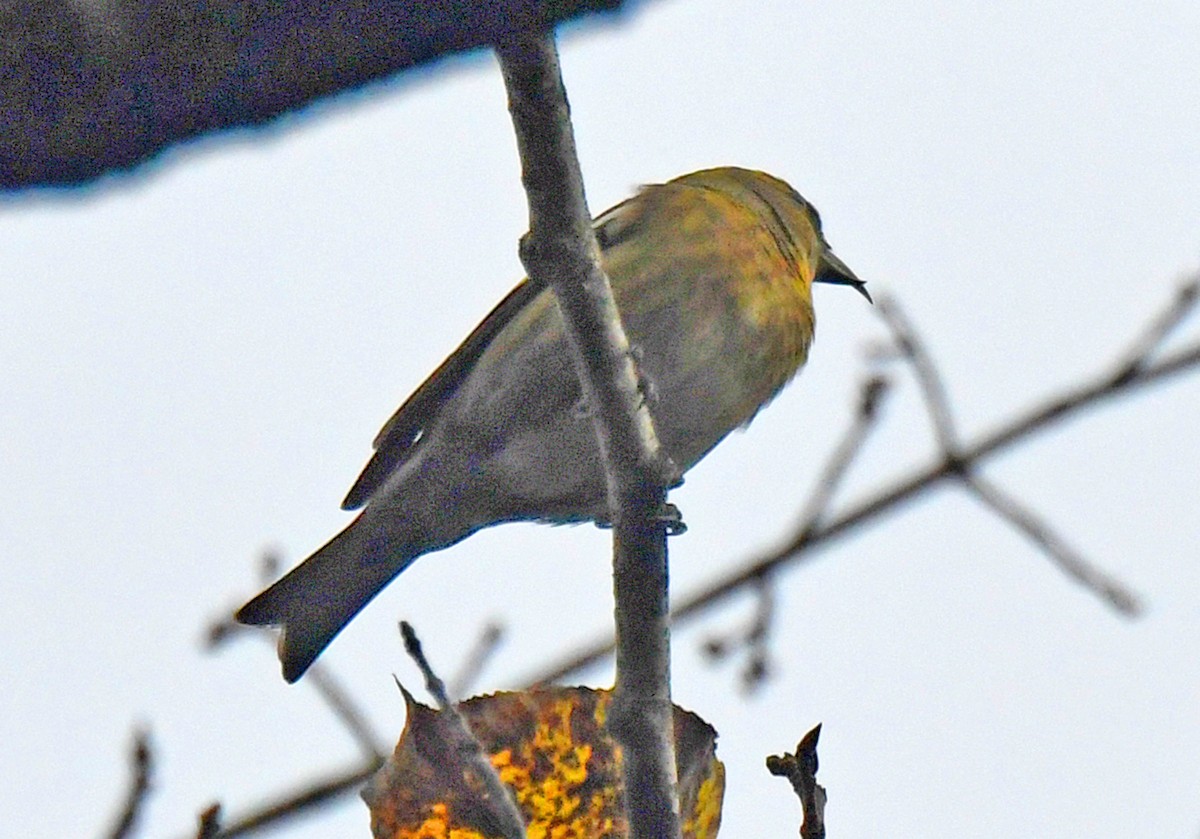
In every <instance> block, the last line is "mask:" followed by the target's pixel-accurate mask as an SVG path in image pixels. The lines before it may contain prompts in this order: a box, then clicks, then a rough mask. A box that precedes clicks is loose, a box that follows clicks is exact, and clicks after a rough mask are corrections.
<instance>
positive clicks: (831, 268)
mask: <svg viewBox="0 0 1200 839" xmlns="http://www.w3.org/2000/svg"><path fill="white" fill-rule="evenodd" d="M813 282H814V283H831V284H833V285H848V286H853V287H854V290H855V291H857V292H858V293H859V294H861V295H862V296H863V297H865V298H867V302H868V303H874V302H875V301H874V300H872V299H871V292H869V291H867V284H866V283H865V282H864V281H862V280H860V279H859V278H858V277H857V276H855V274H854V272H853V271H851V270H850V269H849V267H847V265H846V263H844V262H842V260H841V259H839V258H838V255H837V254H835V253H834V252H833V251H831V250H830V249H829V248H825V252H824V253H823V254H821V264H820V265H818V266H817V275H816V276H815V277H813Z"/></svg>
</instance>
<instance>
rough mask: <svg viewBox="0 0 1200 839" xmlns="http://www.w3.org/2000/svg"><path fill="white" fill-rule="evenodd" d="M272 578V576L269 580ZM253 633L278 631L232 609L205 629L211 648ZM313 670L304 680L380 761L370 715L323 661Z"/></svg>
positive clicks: (270, 635)
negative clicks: (242, 618)
mask: <svg viewBox="0 0 1200 839" xmlns="http://www.w3.org/2000/svg"><path fill="white" fill-rule="evenodd" d="M268 582H269V580H268ZM246 637H254V638H261V639H263V640H264V641H269V642H271V643H272V644H274V643H275V642H276V640H277V639H278V637H279V633H278V631H277V630H274V629H261V628H259V627H250V626H243V625H242V624H240V623H238V622H237V621H235V620H234V619H233V615H232V612H231V613H229V614H228V615H226V616H224V617H222V618H220V619H219V620H215V621H213V622H212V623H211V624H210V625H209V627H208V630H207V632H206V633H205V638H206V644H207V646H208V648H209V649H210V650H212V649H216V648H217V647H219V646H221V645H222V644H225V643H228V642H229V641H230V640H231V639H234V638H246ZM308 672H309V673H310V674H311V675H309V677H308V678H307V679H305V681H306V682H307V683H308V684H310V685H312V687H313V689H314V690H316V692H317V694H318V695H319V696H320V697H321V698H322V699H323V700H325V704H326V705H327V706H328V707H329V710H330V711H332V712H333V715H334V716H335V717H337V718H338V719H339V720H341V722H342V725H344V726H346V731H348V732H349V733H350V736H351V737H353V738H354V740H355V742H356V743H358V746H359V748H360V749H362V752H363V757H365V758H366V759H367V760H368V761H369V762H370V761H376V762H377V761H379V760H380V759H382V757H383V756H384V755H385V754H386V753H387V752H386V748H385V747H384V746H383V742H384V741H383V739H382V738H381V737H380V736H379V734H378V732H376V731H375V729H374V728H372V726H371V723H370V721H369V720H368V719H367V715H366V714H365V713H364V712H363V710H362V708H360V707H359V705H358V704H357V703H356V702H355V701H354V699H353V698H352V697H351V696H350V693H349V691H347V690H346V689H345V688H344V687H342V684H341V682H340V681H339V680H338V679H337V678H336V677H335V676H334V675H333V673H332V671H330V670H329V669H328V668H327V667H325V666H324V665H323V664H322V663H321V662H320V661H317V662H314V663H313V664H312V666H311V667H310V668H309V670H308Z"/></svg>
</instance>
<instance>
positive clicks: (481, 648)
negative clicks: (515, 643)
mask: <svg viewBox="0 0 1200 839" xmlns="http://www.w3.org/2000/svg"><path fill="white" fill-rule="evenodd" d="M503 639H504V627H503V626H502V625H501V624H500V623H498V622H496V621H491V622H489V623H488V624H487V625H486V626H484V628H483V632H481V633H480V634H479V638H478V639H477V640H476V641H475V646H474V647H472V648H471V651H470V652H469V653H467V658H466V660H465V661H463V663H462V664H461V665H460V666H459V668H458V672H457V673H456V674H455V675H454V678H452V679H451V680H450V687H449V689H448V693H449V694H450V698H451V699H454V700H456V701H457V700H459V699H462V698H463V697H464V696H466V694H467V691H469V690H470V689H471V686H472V685H474V684H475V682H476V681H477V680H478V679H479V674H480V673H482V672H483V668H484V666H485V665H486V664H487V662H488V660H489V659H490V658H491V657H492V656H493V655H495V653H496V650H497V649H499V647H500V642H501V641H502V640H503Z"/></svg>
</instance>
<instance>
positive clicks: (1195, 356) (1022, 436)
mask: <svg viewBox="0 0 1200 839" xmlns="http://www.w3.org/2000/svg"><path fill="white" fill-rule="evenodd" d="M1198 283H1200V277H1193V278H1190V279H1189V280H1188V281H1187V283H1186V284H1185V285H1184V287H1183V291H1181V292H1180V293H1179V294H1178V295H1177V296H1176V298H1175V299H1174V300H1173V301H1172V303H1171V305H1170V306H1169V307H1168V308H1167V309H1166V310H1165V312H1164V313H1163V314H1160V315H1159V316H1157V317H1156V318H1155V321H1156V322H1165V321H1166V320H1168V318H1169V319H1170V320H1171V321H1172V322H1178V321H1180V320H1182V319H1183V317H1184V316H1185V315H1186V314H1187V312H1188V311H1190V310H1191V309H1192V308H1193V307H1194V306H1195V303H1196V298H1197V294H1196V293H1194V292H1192V291H1190V289H1191V288H1192V287H1193V286H1195V285H1197V284H1198ZM1147 334H1148V333H1147ZM1159 334H1161V335H1162V336H1163V337H1165V335H1166V332H1165V331H1161V332H1160V333H1159ZM1135 349H1136V354H1133V351H1127V352H1126V353H1125V354H1123V355H1122V356H1121V357H1120V359H1119V361H1118V362H1117V363H1116V364H1115V365H1111V366H1110V367H1109V368H1107V369H1103V370H1101V371H1099V372H1098V373H1096V374H1094V375H1092V376H1091V377H1089V378H1087V379H1086V380H1084V382H1083V383H1082V384H1078V385H1074V386H1071V387H1068V388H1066V389H1065V390H1064V391H1062V392H1060V393H1058V394H1054V395H1051V396H1049V397H1047V398H1046V399H1044V400H1042V401H1041V402H1038V403H1036V404H1034V405H1032V406H1030V407H1029V408H1026V409H1025V410H1024V411H1022V412H1021V413H1019V414H1018V415H1017V416H1015V417H1013V418H1012V419H1010V420H1008V421H1006V422H1001V423H999V424H998V425H996V426H995V427H994V428H993V429H992V430H991V431H989V432H986V433H984V434H982V435H980V436H979V437H978V438H977V439H976V440H975V441H974V442H971V443H968V444H966V445H963V446H962V447H961V449H960V452H959V458H960V462H959V463H958V464H955V463H947V461H946V459H945V458H943V457H939V458H938V459H937V460H936V461H935V462H934V463H931V464H929V465H927V466H924V467H921V468H918V469H916V470H915V471H913V472H911V473H909V474H908V475H907V476H903V477H900V478H897V479H896V480H894V481H892V482H891V483H889V484H886V485H885V486H883V487H882V488H881V489H878V490H876V491H874V492H871V493H867V494H866V495H865V496H864V497H862V498H860V499H859V500H858V501H856V502H853V503H851V504H849V505H847V507H846V508H845V509H844V510H843V512H842V513H841V514H840V515H838V516H836V517H834V518H833V519H831V520H829V521H827V522H826V523H824V524H822V525H820V526H819V527H816V528H813V529H808V528H805V527H803V526H802V527H801V528H800V529H799V530H798V531H797V532H795V533H794V535H793V536H791V537H789V538H788V539H787V540H786V541H785V542H784V543H783V544H782V545H781V546H780V547H779V548H777V549H776V550H774V551H771V552H769V553H767V554H764V555H761V556H758V557H754V558H751V559H750V560H749V561H747V562H745V563H743V564H742V565H740V566H739V567H737V568H735V569H733V570H732V571H730V572H728V573H727V574H725V575H723V576H721V577H720V578H719V579H717V580H715V581H714V582H712V583H711V584H709V585H708V586H706V587H704V588H703V589H701V590H700V591H698V592H695V593H694V594H692V595H691V596H689V597H685V598H682V600H681V602H680V603H679V604H678V605H677V606H676V607H675V608H674V609H673V610H672V611H671V621H672V623H675V622H678V621H683V620H686V619H688V618H691V617H693V616H695V615H697V614H699V613H701V612H703V611H705V610H707V609H709V608H712V607H713V606H716V605H717V604H719V603H721V602H723V601H724V600H726V599H727V598H729V597H730V596H732V595H733V594H735V593H737V592H738V591H740V590H741V589H742V588H743V587H745V586H747V585H750V584H752V583H753V581H754V580H755V579H757V578H758V577H761V576H762V575H763V574H765V573H769V572H771V571H774V570H776V569H779V568H782V567H783V566H786V565H793V564H799V563H800V562H802V561H807V560H810V559H813V558H815V556H816V550H815V549H816V548H818V547H821V548H823V547H826V546H827V545H829V544H831V543H833V542H835V541H836V540H837V539H839V538H841V537H843V536H846V535H848V534H849V533H851V532H853V531H854V529H856V528H858V527H861V526H863V525H865V524H867V523H869V522H871V521H873V520H875V519H877V518H879V517H882V516H883V515H885V514H890V513H896V512H899V511H900V510H901V509H903V508H904V507H905V506H906V505H908V504H911V503H913V502H915V501H916V500H918V499H919V498H920V497H921V496H923V495H924V494H926V493H928V492H930V491H932V490H933V489H935V488H937V487H939V486H941V485H942V484H943V483H944V482H945V481H947V480H950V479H954V478H956V477H957V476H958V474H959V469H960V468H961V463H964V462H965V463H968V464H971V465H972V466H975V465H978V464H980V463H982V462H983V461H985V460H986V459H987V458H989V457H992V456H994V455H997V454H999V453H1001V452H1004V451H1007V450H1009V449H1011V448H1012V447H1014V446H1015V445H1016V444H1018V443H1021V442H1024V441H1026V440H1028V439H1030V438H1032V437H1033V436H1035V435H1036V434H1039V433H1041V432H1044V431H1046V430H1048V429H1050V428H1054V427H1057V426H1059V425H1061V424H1062V423H1064V422H1065V421H1066V420H1068V419H1072V418H1075V417H1077V416H1079V415H1080V414H1082V413H1083V412H1084V411H1085V410H1087V409H1092V408H1098V407H1100V406H1102V405H1104V404H1106V403H1107V402H1109V401H1112V400H1114V399H1117V398H1118V397H1126V396H1131V395H1133V394H1135V393H1137V392H1138V391H1140V390H1142V389H1144V388H1146V387H1149V386H1150V385H1154V384H1159V383H1162V382H1164V381H1166V380H1168V379H1170V378H1172V377H1174V376H1177V375H1180V374H1184V373H1189V372H1192V371H1194V370H1196V369H1197V368H1200V342H1196V343H1193V344H1188V345H1186V346H1184V347H1183V348H1181V349H1178V350H1176V351H1174V352H1171V353H1166V354H1163V355H1161V356H1160V357H1159V358H1158V359H1157V360H1154V361H1151V360H1150V354H1151V353H1153V352H1155V351H1156V350H1157V349H1158V344H1157V342H1153V343H1151V342H1147V341H1146V340H1145V338H1144V337H1143V338H1140V339H1139V341H1138V342H1137V344H1136V345H1135ZM612 651H613V644H612V641H611V639H609V638H598V639H596V640H595V641H593V642H592V643H590V644H587V645H585V646H583V647H582V648H580V649H579V650H576V651H575V652H572V653H569V654H567V655H565V656H563V657H562V658H561V659H560V660H559V661H557V662H554V663H552V664H551V665H549V666H547V667H546V668H544V669H543V670H541V671H539V672H537V673H535V674H533V675H531V676H528V677H526V678H524V679H522V680H520V681H518V682H517V683H518V684H541V683H548V682H555V681H560V680H562V679H565V678H566V677H568V676H570V675H574V674H576V673H578V672H579V671H581V670H584V669H586V668H588V667H590V666H593V665H595V664H597V663H599V662H600V661H602V660H603V659H605V658H607V657H608V656H609V655H610V654H611V653H612Z"/></svg>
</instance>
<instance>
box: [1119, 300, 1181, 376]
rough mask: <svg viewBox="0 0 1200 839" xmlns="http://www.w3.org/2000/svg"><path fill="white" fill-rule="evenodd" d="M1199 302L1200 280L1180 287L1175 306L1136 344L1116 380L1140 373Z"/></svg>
mask: <svg viewBox="0 0 1200 839" xmlns="http://www.w3.org/2000/svg"><path fill="white" fill-rule="evenodd" d="M1198 300H1200V277H1192V278H1191V279H1190V280H1188V281H1186V282H1184V283H1183V285H1181V286H1180V287H1179V291H1178V293H1177V294H1176V295H1175V300H1174V302H1173V303H1172V304H1171V305H1170V306H1168V307H1167V308H1165V309H1163V310H1162V312H1160V313H1159V315H1158V316H1157V317H1156V318H1154V319H1153V320H1151V321H1150V323H1148V324H1147V325H1146V328H1145V330H1143V332H1142V334H1141V335H1139V336H1138V338H1137V340H1136V341H1134V342H1133V345H1132V346H1130V348H1129V350H1128V351H1127V353H1126V355H1125V362H1124V363H1123V364H1120V363H1119V364H1118V365H1117V372H1116V374H1115V375H1116V378H1126V377H1128V376H1131V375H1133V374H1134V373H1136V372H1137V371H1138V370H1140V369H1141V368H1142V367H1143V366H1144V365H1145V364H1146V362H1147V361H1148V360H1149V359H1150V357H1151V356H1152V355H1154V353H1155V352H1156V351H1157V350H1158V349H1159V348H1160V347H1161V346H1162V345H1163V343H1164V342H1165V341H1166V340H1167V338H1168V337H1170V335H1171V333H1172V332H1174V331H1175V328H1176V327H1178V326H1179V324H1181V323H1182V322H1183V321H1184V319H1185V318H1186V317H1187V316H1188V315H1189V314H1190V313H1191V312H1192V311H1193V310H1194V309H1195V308H1196V303H1197V301H1198Z"/></svg>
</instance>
